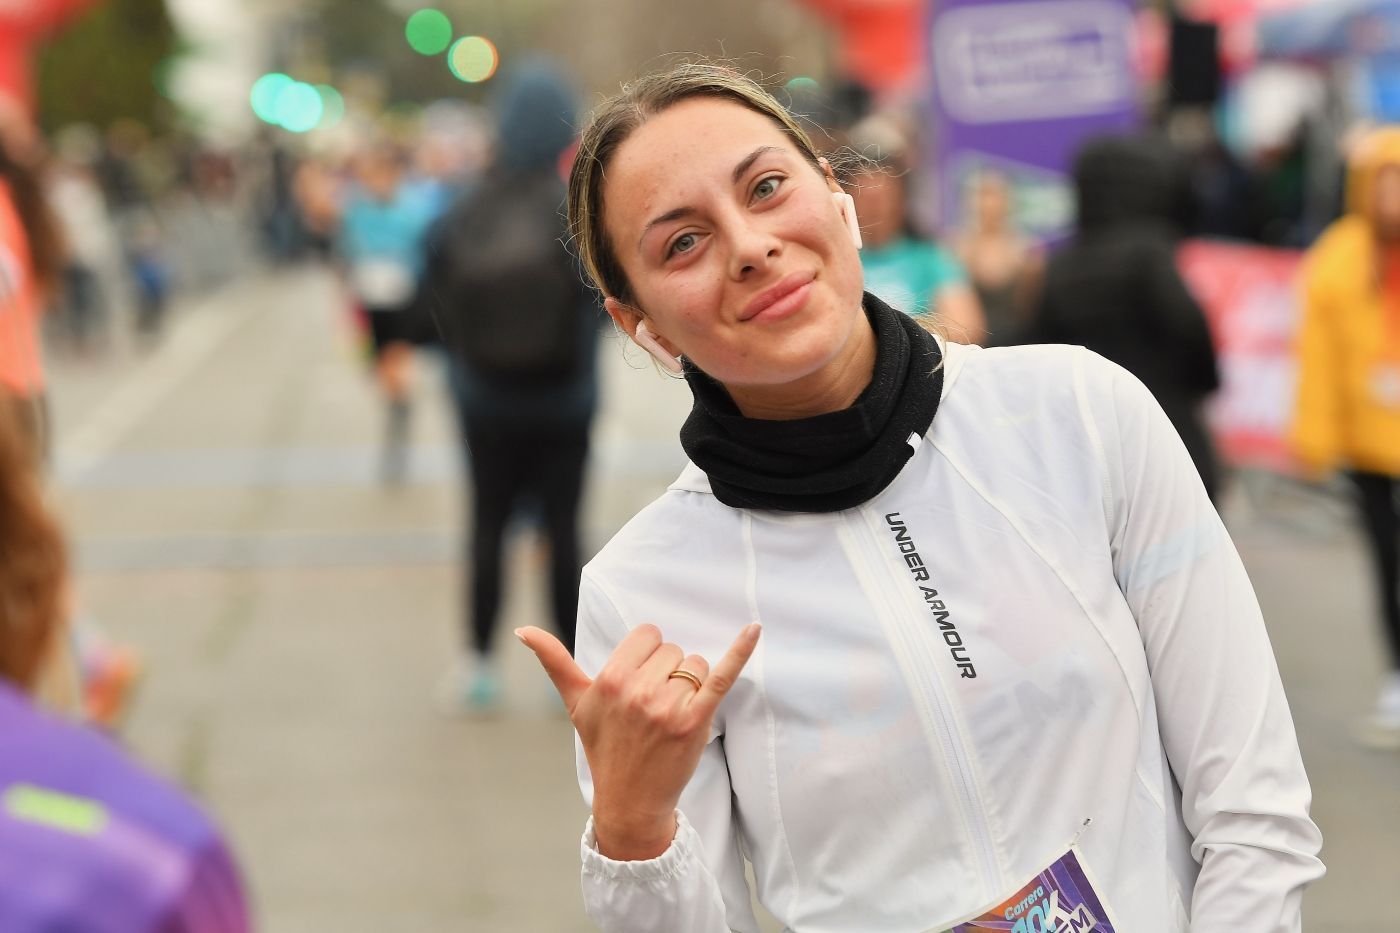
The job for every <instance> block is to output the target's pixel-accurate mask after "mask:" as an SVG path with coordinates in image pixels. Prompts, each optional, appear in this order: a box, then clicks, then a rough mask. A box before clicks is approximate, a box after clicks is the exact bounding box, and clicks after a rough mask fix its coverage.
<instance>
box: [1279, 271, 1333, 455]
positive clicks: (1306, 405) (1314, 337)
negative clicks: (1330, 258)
mask: <svg viewBox="0 0 1400 933" xmlns="http://www.w3.org/2000/svg"><path fill="white" fill-rule="evenodd" d="M1300 297H1301V299H1302V301H1301V305H1302V307H1301V309H1300V310H1301V317H1302V320H1301V322H1300V324H1299V328H1298V336H1297V340H1296V343H1295V354H1294V355H1295V358H1296V360H1297V366H1298V377H1297V378H1298V388H1297V395H1296V398H1295V404H1294V412H1293V425H1292V430H1291V432H1290V440H1291V442H1292V447H1293V453H1294V455H1295V456H1296V457H1297V458H1298V459H1299V461H1301V462H1302V464H1303V466H1304V467H1305V468H1306V469H1307V470H1308V471H1309V472H1311V473H1313V474H1321V473H1325V472H1326V471H1328V470H1330V469H1332V468H1333V467H1334V466H1336V464H1337V461H1338V460H1339V459H1341V446H1342V440H1341V424H1342V419H1341V386H1340V385H1338V380H1339V379H1340V378H1341V366H1340V365H1339V361H1338V359H1337V347H1336V333H1335V331H1334V328H1335V327H1336V326H1337V322H1336V321H1335V320H1333V319H1332V315H1331V314H1330V313H1329V308H1330V302H1329V301H1328V295H1327V290H1326V289H1325V288H1323V287H1322V285H1321V282H1320V281H1319V272H1318V270H1317V263H1316V261H1315V260H1314V261H1312V262H1309V263H1308V265H1307V267H1306V268H1305V272H1304V279H1303V285H1302V290H1301V296H1300Z"/></svg>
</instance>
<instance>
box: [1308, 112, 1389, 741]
mask: <svg viewBox="0 0 1400 933" xmlns="http://www.w3.org/2000/svg"><path fill="white" fill-rule="evenodd" d="M1347 194H1348V208H1349V210H1348V213H1347V215H1346V216H1345V217H1343V218H1342V219H1340V220H1338V221H1337V222H1335V223H1334V224H1332V226H1331V227H1329V228H1328V229H1327V231H1326V232H1325V233H1324V234H1323V235H1322V237H1321V239H1319V240H1318V242H1317V244H1316V245H1315V246H1313V248H1312V250H1311V251H1310V252H1309V253H1308V257H1307V261H1306V265H1305V272H1304V280H1303V326H1302V328H1301V330H1300V331H1299V336H1298V364H1299V366H1298V380H1299V381H1298V403H1297V414H1296V419H1295V422H1294V426H1293V442H1294V449H1295V451H1296V453H1297V456H1298V458H1299V460H1301V461H1302V463H1303V464H1304V465H1305V467H1306V468H1308V469H1309V470H1310V471H1311V472H1312V473H1313V474H1314V475H1319V476H1320V475H1322V474H1324V473H1325V472H1326V471H1328V470H1331V469H1333V468H1334V467H1339V466H1340V467H1343V468H1347V469H1349V470H1350V473H1351V478H1352V480H1353V481H1354V482H1355V485H1356V490H1357V493H1358V503H1359V505H1360V508H1361V518H1362V527H1363V528H1364V529H1365V532H1366V542H1367V545H1368V546H1369V548H1370V551H1371V556H1372V559H1373V562H1374V566H1375V574H1376V579H1377V582H1378V583H1379V585H1380V587H1379V588H1380V592H1379V597H1380V610H1381V611H1380V616H1381V624H1382V628H1383V630H1384V633H1385V640H1386V647H1387V649H1388V653H1387V655H1386V660H1387V662H1388V663H1387V673H1386V675H1385V677H1384V680H1383V681H1382V684H1381V689H1380V695H1379V696H1378V697H1377V699H1376V707H1375V709H1374V710H1373V711H1372V712H1371V714H1370V715H1369V716H1367V717H1366V719H1365V720H1364V721H1363V722H1362V723H1361V724H1360V726H1359V737H1360V739H1361V740H1362V741H1363V742H1364V743H1366V744H1368V745H1372V746H1378V747H1384V748H1400V546H1397V535H1400V513H1397V506H1396V502H1395V493H1396V480H1397V477H1400V128H1387V129H1384V130H1380V131H1377V132H1376V133H1374V134H1373V135H1372V136H1370V137H1369V138H1367V139H1365V140H1364V141H1363V142H1362V143H1361V144H1360V145H1359V146H1358V148H1357V150H1356V151H1355V152H1354V154H1353V159H1352V163H1351V172H1350V177H1349V179H1348V191H1347Z"/></svg>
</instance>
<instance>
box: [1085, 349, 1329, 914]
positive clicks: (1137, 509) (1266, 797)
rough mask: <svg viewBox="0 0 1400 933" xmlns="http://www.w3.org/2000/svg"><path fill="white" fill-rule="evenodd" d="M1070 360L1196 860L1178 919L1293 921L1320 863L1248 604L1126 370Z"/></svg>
mask: <svg viewBox="0 0 1400 933" xmlns="http://www.w3.org/2000/svg"><path fill="white" fill-rule="evenodd" d="M1084 360H1085V362H1084V365H1085V366H1086V367H1088V368H1089V369H1090V370H1091V371H1092V372H1094V375H1093V376H1091V378H1090V384H1091V385H1095V384H1096V385H1097V388H1098V390H1099V391H1098V393H1097V394H1098V396H1099V403H1098V410H1099V411H1101V412H1103V417H1104V418H1105V420H1107V419H1111V421H1109V423H1108V424H1106V425H1104V426H1103V427H1102V431H1103V451H1104V459H1105V463H1106V466H1107V470H1108V476H1107V481H1108V482H1107V485H1108V497H1107V501H1106V509H1107V519H1108V524H1109V531H1110V546H1111V551H1112V558H1113V568H1114V575H1115V577H1116V579H1117V581H1118V585H1119V587H1120V589H1121V590H1122V592H1123V594H1124V596H1125V597H1126V599H1127V601H1128V604H1129V606H1130V607H1131V609H1132V612H1133V615H1134V617H1135V618H1136V620H1137V624H1138V628H1139V630H1140V632H1141V637H1142V643H1143V647H1144V649H1145V650H1146V655H1147V663H1148V669H1149V671H1150V674H1151V679H1152V691H1153V694H1154V697H1155V702H1156V708H1157V712H1158V718H1159V724H1160V729H1161V736H1162V743H1163V745H1164V747H1165V749H1166V754H1167V758H1168V760H1169V762H1170V764H1171V768H1172V772H1173V773H1174V775H1175V777H1176V781H1177V784H1178V785H1179V786H1180V788H1181V808H1182V816H1183V818H1184V821H1185V824H1186V828H1187V830H1188V831H1189V832H1190V834H1191V836H1192V839H1193V843H1192V846H1191V854H1192V856H1193V857H1194V858H1195V859H1196V861H1198V862H1199V863H1200V865H1201V870H1200V873H1199V875H1198V878H1197V881H1196V887H1195V891H1194V894H1193V897H1192V904H1191V929H1192V931H1193V933H1227V931H1239V930H1249V931H1251V933H1297V931H1299V930H1301V928H1302V920H1301V913H1300V902H1301V897H1302V891H1303V888H1304V886H1305V885H1307V884H1308V883H1309V882H1311V881H1313V880H1315V879H1317V878H1319V877H1321V875H1322V874H1323V872H1324V868H1323V866H1322V863H1321V862H1320V861H1319V860H1318V858H1317V853H1318V851H1319V850H1320V848H1321V845H1322V837H1321V834H1320V833H1319V832H1318V829H1317V827H1316V826H1315V825H1314V824H1313V822H1312V820H1311V819H1310V818H1309V816H1308V809H1309V806H1310V804H1311V801H1312V791H1311V788H1310V787H1309V785H1308V778H1307V775H1306V774H1305V773H1304V770H1303V762H1302V756H1301V754H1300V752H1299V749H1298V740H1297V736H1296V734H1295V732H1294V729H1293V719H1292V715H1291V714H1290V713H1289V710H1288V702H1287V700H1286V698H1285V697H1284V693H1283V685H1282V682H1281V680H1280V678H1279V673H1278V667H1277V665H1276V663H1275V660H1274V654H1273V649H1272V647H1271V646H1270V644H1269V637H1268V633H1267V632H1266V630H1265V626H1264V620H1263V617H1262V614H1261V613H1260V610H1259V603H1258V600H1257V599H1256V598H1255V595H1254V590H1253V588H1252V587H1251V585H1250V582H1249V578H1248V576H1247V575H1246V573H1245V569H1244V565H1243V563H1242V562H1241V561H1240V558H1239V555H1238V553H1237V552H1236V551H1235V547H1234V545H1233V543H1232V542H1231V541H1230V537H1229V535H1228V533H1227V532H1226V530H1225V527H1224V525H1223V524H1222V523H1221V521H1220V517H1219V516H1218V515H1217V513H1216V511H1215V509H1214V507H1213V506H1212V505H1211V503H1210V501H1209V499H1207V498H1206V493H1205V489H1204V488H1203V487H1202V485H1201V481H1200V479H1199V477H1198V475H1197V473H1196V469H1195V467H1194V466H1192V463H1191V458H1190V457H1189V456H1188V454H1187V452H1186V449H1185V447H1184V446H1183V445H1182V443H1181V440H1180V439H1179V437H1178V436H1177V433H1176V431H1175V430H1173V428H1172V426H1171V423H1170V422H1169V421H1168V420H1167V418H1166V416H1165V415H1164V414H1163V413H1162V410H1161V408H1160V407H1159V406H1158V405H1157V403H1156V401H1155V400H1154V399H1153V398H1152V396H1151V394H1150V393H1149V392H1148V391H1147V389H1146V388H1145V387H1144V386H1143V385H1142V383H1140V382H1139V381H1138V380H1137V379H1136V378H1135V377H1133V376H1132V375H1130V374H1129V373H1128V372H1127V371H1126V370H1123V369H1122V368H1120V367H1118V366H1116V365H1114V364H1112V363H1107V362H1105V361H1103V360H1101V359H1099V358H1097V357H1093V356H1086V357H1085V358H1084ZM1109 400H1111V402H1110V401H1109ZM1110 405H1111V408H1110Z"/></svg>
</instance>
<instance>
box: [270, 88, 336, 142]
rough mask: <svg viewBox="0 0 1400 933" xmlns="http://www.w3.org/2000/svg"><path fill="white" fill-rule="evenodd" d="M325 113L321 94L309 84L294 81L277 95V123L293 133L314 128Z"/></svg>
mask: <svg viewBox="0 0 1400 933" xmlns="http://www.w3.org/2000/svg"><path fill="white" fill-rule="evenodd" d="M323 113H325V105H324V104H323V103H322V102H321V94H320V92H319V91H317V90H316V89H315V88H314V87H312V86H311V85H309V84H303V83H302V82H300V81H294V82H292V83H291V84H290V85H288V87H287V88H286V90H284V91H283V92H282V93H281V94H278V95H277V121H276V122H277V123H280V124H281V125H282V127H283V128H284V129H287V130H290V131H291V132H293V133H305V132H308V131H310V130H313V129H315V128H316V124H318V123H320V122H321V115H322V114H323Z"/></svg>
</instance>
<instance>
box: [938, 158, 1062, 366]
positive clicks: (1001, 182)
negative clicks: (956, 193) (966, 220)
mask: <svg viewBox="0 0 1400 933" xmlns="http://www.w3.org/2000/svg"><path fill="white" fill-rule="evenodd" d="M968 200H969V201H970V207H971V210H970V211H969V212H968V216H969V217H970V218H971V219H972V226H971V229H970V230H966V231H964V232H963V234H962V235H961V236H960V237H959V238H958V242H957V252H958V258H960V259H961V260H962V263H963V265H964V266H965V267H966V268H967V273H968V276H969V278H970V280H971V282H972V290H973V292H975V293H976V295H977V303H978V305H979V306H980V307H981V308H982V316H983V318H984V319H985V321H986V336H985V338H984V339H983V341H982V345H983V346H984V347H990V346H1003V345H1007V344H1014V343H1016V339H1017V337H1018V335H1019V334H1020V333H1021V332H1022V331H1023V330H1024V329H1025V327H1026V323H1027V321H1028V320H1029V319H1030V309H1031V307H1032V305H1033V304H1034V302H1035V300H1036V299H1037V298H1038V297H1039V291H1040V285H1041V281H1042V279H1043V277H1044V274H1045V256H1044V254H1043V253H1042V252H1041V249H1040V246H1039V245H1038V244H1037V243H1036V242H1035V241H1034V240H1031V239H1030V238H1029V237H1026V236H1023V235H1022V234H1021V232H1020V231H1019V230H1017V229H1016V227H1015V219H1014V218H1013V217H1012V190H1011V184H1010V182H1008V181H1007V179H1006V177H1005V176H1004V175H1001V174H998V173H997V172H993V171H990V170H983V171H981V172H978V173H977V175H976V177H975V178H974V180H973V184H972V186H971V190H970V191H969V193H968Z"/></svg>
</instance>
